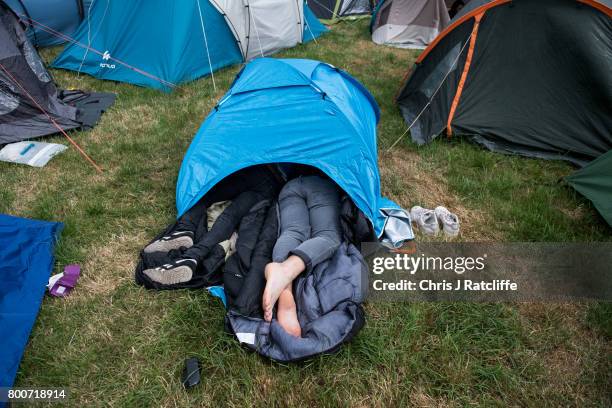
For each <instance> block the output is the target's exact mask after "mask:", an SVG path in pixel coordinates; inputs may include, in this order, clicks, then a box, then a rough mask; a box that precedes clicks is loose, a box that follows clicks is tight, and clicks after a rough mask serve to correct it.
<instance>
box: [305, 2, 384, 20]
mask: <svg viewBox="0 0 612 408" xmlns="http://www.w3.org/2000/svg"><path fill="white" fill-rule="evenodd" d="M307 3H308V6H309V7H310V9H311V10H312V11H313V12H314V14H315V15H316V16H317V18H318V19H319V20H321V21H323V22H324V23H328V24H329V23H334V22H336V21H338V20H340V19H344V18H357V17H363V16H366V17H367V16H369V15H370V14H372V9H373V4H374V1H373V0H308V1H307Z"/></svg>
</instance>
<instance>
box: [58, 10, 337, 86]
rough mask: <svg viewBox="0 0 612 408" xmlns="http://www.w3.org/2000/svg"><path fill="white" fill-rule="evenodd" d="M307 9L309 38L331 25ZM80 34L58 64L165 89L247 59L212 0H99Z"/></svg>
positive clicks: (305, 36) (61, 56) (307, 32)
mask: <svg viewBox="0 0 612 408" xmlns="http://www.w3.org/2000/svg"><path fill="white" fill-rule="evenodd" d="M198 5H199V7H198ZM200 10H201V12H202V20H200ZM304 10H305V11H304V18H305V20H306V21H305V24H304V26H305V27H304V41H309V40H311V39H313V38H315V37H317V36H319V35H320V34H321V33H322V32H324V31H326V28H325V27H324V26H323V25H322V24H321V23H320V22H319V21H318V20H317V19H316V17H315V16H314V14H312V12H311V11H310V10H309V9H308V7H307V6H306V5H305V6H304ZM202 22H204V32H205V33H207V34H206V38H205V37H204V32H203V26H202ZM92 32H93V33H95V35H93V34H91V33H92ZM75 40H76V41H77V42H78V43H79V44H68V45H67V46H66V48H65V49H64V51H63V52H62V53H61V54H60V55H59V56H58V57H57V59H56V60H55V61H54V62H53V64H52V66H53V67H55V68H63V69H69V70H73V71H79V72H84V73H87V74H89V75H92V76H94V77H96V78H100V79H108V80H113V81H120V82H128V83H131V84H135V85H140V86H146V87H151V88H155V89H160V90H163V91H170V90H172V86H173V85H178V84H181V83H184V82H189V81H192V80H195V79H197V78H200V77H202V76H205V75H209V74H210V73H211V69H210V67H211V65H212V70H213V71H216V70H218V69H220V68H223V67H226V66H229V65H233V64H236V63H240V62H242V61H243V56H242V53H241V51H240V48H239V46H238V43H237V42H236V38H235V37H234V35H233V34H232V31H231V30H230V27H229V26H228V24H227V22H226V21H225V19H224V17H223V16H222V15H221V14H220V13H219V11H217V9H216V8H215V7H214V6H213V5H212V4H211V2H210V1H209V0H199V1H188V2H169V1H168V0H146V1H145V0H131V1H110V2H106V1H97V2H94V3H93V5H92V7H91V13H90V14H89V21H84V22H83V23H82V24H81V26H80V27H79V29H78V30H77V32H76V33H75ZM88 44H90V46H89V48H90V49H87V48H86V47H87V46H88ZM206 44H207V48H208V51H207V48H206ZM209 56H210V62H209V59H208V57H209Z"/></svg>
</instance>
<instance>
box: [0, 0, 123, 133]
mask: <svg viewBox="0 0 612 408" xmlns="http://www.w3.org/2000/svg"><path fill="white" fill-rule="evenodd" d="M0 22H1V24H0V145H1V144H4V143H12V142H18V141H21V140H25V139H30V138H34V137H40V136H45V135H49V134H54V133H57V132H58V128H57V127H56V126H55V125H54V124H53V122H52V121H51V120H50V119H49V116H51V118H52V119H53V121H55V123H56V124H57V126H59V127H60V128H62V129H63V130H69V129H76V128H84V127H85V128H87V127H91V126H93V124H95V123H96V122H97V120H98V119H99V117H100V115H101V114H102V112H103V111H104V110H106V109H107V108H108V107H109V106H110V105H111V104H112V103H113V102H114V95H112V94H84V93H82V92H79V93H78V98H77V97H75V95H76V94H77V93H76V92H70V93H65V92H63V91H61V90H58V89H57V87H56V86H55V84H54V83H53V79H52V78H51V75H50V74H49V72H47V70H46V68H45V66H44V64H43V62H42V60H41V59H40V56H39V55H38V53H37V52H36V50H35V49H34V47H33V46H32V44H31V43H30V41H29V40H28V38H27V36H26V34H25V32H24V30H23V28H22V27H21V25H20V24H19V22H18V19H17V17H16V15H15V14H14V13H13V12H11V10H10V9H9V8H8V7H6V6H5V5H4V4H3V3H2V2H1V1H0ZM43 110H44V112H45V113H43ZM47 114H48V115H49V116H47Z"/></svg>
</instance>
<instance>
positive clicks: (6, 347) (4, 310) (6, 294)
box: [0, 214, 63, 406]
mask: <svg viewBox="0 0 612 408" xmlns="http://www.w3.org/2000/svg"><path fill="white" fill-rule="evenodd" d="M62 228H63V224H61V223H57V222H45V221H35V220H28V219H24V218H17V217H11V216H8V215H3V214H0V387H11V386H12V385H13V382H14V381H15V376H16V374H17V369H18V368H19V362H20V361H21V356H22V355H23V352H24V350H25V347H26V345H27V343H28V338H29V337H30V331H31V330H32V326H33V325H34V322H35V321H36V316H37V315H38V310H39V309H40V304H41V302H42V298H43V296H44V294H45V289H46V285H47V282H48V281H49V275H50V274H51V271H52V269H53V262H54V259H53V250H54V246H55V243H56V241H57V238H58V237H59V234H60V232H61V230H62ZM1 405H2V404H1V403H0V406H1Z"/></svg>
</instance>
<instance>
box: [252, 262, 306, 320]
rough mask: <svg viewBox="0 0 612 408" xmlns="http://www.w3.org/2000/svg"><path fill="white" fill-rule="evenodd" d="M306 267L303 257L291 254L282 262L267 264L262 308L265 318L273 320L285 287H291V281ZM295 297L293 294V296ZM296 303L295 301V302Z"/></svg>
mask: <svg viewBox="0 0 612 408" xmlns="http://www.w3.org/2000/svg"><path fill="white" fill-rule="evenodd" d="M304 269H306V265H305V264H304V261H302V258H300V257H298V256H295V255H291V256H290V257H289V258H287V260H286V261H284V262H282V263H278V262H272V263H269V264H268V265H266V271H265V274H266V288H265V289H264V293H263V301H262V308H263V311H264V319H265V320H266V321H268V322H269V321H271V320H272V310H273V309H274V305H275V304H276V301H277V300H278V298H279V297H280V295H281V293H282V292H283V290H284V289H285V288H287V287H288V286H289V288H290V287H291V286H290V285H291V282H293V280H294V279H295V278H296V277H297V276H298V275H299V274H300V273H302V272H303V271H304ZM291 298H292V299H293V295H292V296H291ZM294 303H295V302H294Z"/></svg>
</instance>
